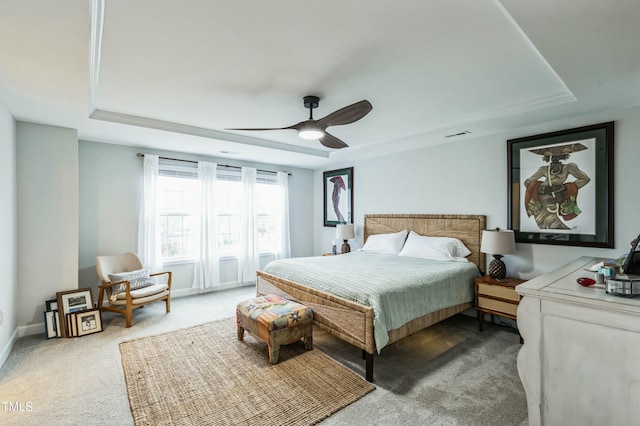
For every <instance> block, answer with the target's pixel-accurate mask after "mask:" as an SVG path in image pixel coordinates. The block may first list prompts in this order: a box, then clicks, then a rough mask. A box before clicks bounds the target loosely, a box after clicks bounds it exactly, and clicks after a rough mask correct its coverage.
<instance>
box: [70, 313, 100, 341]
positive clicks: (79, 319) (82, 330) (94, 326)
mask: <svg viewBox="0 0 640 426" xmlns="http://www.w3.org/2000/svg"><path fill="white" fill-rule="evenodd" d="M74 315H75V320H76V325H75V330H76V333H77V336H85V335H87V334H93V333H99V332H101V331H102V317H101V316H100V310H98V309H88V310H86V311H80V312H75V313H74Z"/></svg>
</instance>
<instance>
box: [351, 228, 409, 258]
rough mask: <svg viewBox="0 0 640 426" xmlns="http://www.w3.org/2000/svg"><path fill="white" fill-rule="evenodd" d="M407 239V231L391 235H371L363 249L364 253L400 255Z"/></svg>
mask: <svg viewBox="0 0 640 426" xmlns="http://www.w3.org/2000/svg"><path fill="white" fill-rule="evenodd" d="M406 238H407V230H406V229H405V230H404V231H400V232H394V233H391V234H376V235H370V236H369V238H367V241H366V242H365V243H364V247H362V251H369V252H373V253H387V254H398V253H400V250H402V246H403V245H404V240H405V239H406Z"/></svg>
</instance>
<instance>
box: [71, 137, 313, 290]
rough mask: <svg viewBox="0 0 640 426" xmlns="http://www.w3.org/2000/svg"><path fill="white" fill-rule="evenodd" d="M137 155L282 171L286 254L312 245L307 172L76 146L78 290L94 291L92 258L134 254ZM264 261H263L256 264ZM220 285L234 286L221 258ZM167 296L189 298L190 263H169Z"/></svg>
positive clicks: (305, 251) (231, 265) (231, 262)
mask: <svg viewBox="0 0 640 426" xmlns="http://www.w3.org/2000/svg"><path fill="white" fill-rule="evenodd" d="M138 152H146V153H151V154H158V155H161V156H165V157H170V158H179V159H185V160H207V161H215V162H218V163H220V164H230V165H247V166H251V167H256V168H259V169H265V170H286V171H289V172H291V173H292V175H291V176H290V177H289V193H290V195H289V200H290V225H291V251H292V255H293V256H310V255H312V253H313V242H312V239H311V238H310V235H311V233H312V229H313V190H312V188H313V171H311V170H305V169H296V168H291V167H279V166H275V165H264V164H255V163H238V162H233V161H231V160H229V159H215V158H208V157H202V156H194V155H189V154H182V153H175V152H161V151H151V150H148V149H141V148H136V147H126V146H121V145H111V144H104V143H98V142H90V141H84V140H83V141H80V142H79V158H80V166H79V176H80V222H79V229H80V258H79V267H80V269H79V278H78V279H79V282H80V286H81V287H92V288H94V294H95V295H97V294H98V293H97V282H98V278H97V276H96V271H95V257H96V256H97V255H109V254H116V253H122V252H126V251H133V252H135V251H137V241H138V239H137V238H138V237H137V236H138V216H139V212H140V199H141V194H142V159H141V158H138V157H137V156H136V154H137V153H138ZM268 260H270V259H268V258H264V259H262V262H263V263H264V262H266V261H268ZM220 268H221V271H220V274H221V276H220V279H221V282H222V284H223V285H226V286H235V285H236V284H237V261H236V260H235V259H231V258H229V259H223V260H221V263H220ZM167 269H171V271H172V272H173V286H172V293H173V295H174V297H175V296H181V295H187V294H191V293H193V292H194V291H192V290H191V285H192V282H193V264H192V263H188V264H174V265H171V266H170V267H169V268H167Z"/></svg>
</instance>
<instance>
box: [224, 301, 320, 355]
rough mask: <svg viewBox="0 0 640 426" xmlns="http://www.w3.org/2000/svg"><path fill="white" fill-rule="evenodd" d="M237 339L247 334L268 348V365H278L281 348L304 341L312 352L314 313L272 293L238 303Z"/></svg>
mask: <svg viewBox="0 0 640 426" xmlns="http://www.w3.org/2000/svg"><path fill="white" fill-rule="evenodd" d="M236 319H237V323H238V340H244V332H245V330H246V331H248V332H249V333H250V334H251V335H252V336H254V337H256V338H257V339H259V340H261V341H263V342H264V343H266V344H267V345H268V346H269V362H271V364H276V363H277V362H278V355H279V354H280V345H288V344H291V343H295V342H297V341H299V340H300V339H303V340H304V346H305V348H306V349H307V350H311V349H313V334H312V326H313V313H312V312H311V309H310V308H308V307H306V306H305V305H302V304H300V303H297V302H292V301H291V300H287V299H283V298H282V297H280V296H276V295H273V294H269V295H266V296H260V297H256V298H254V299H249V300H245V301H244V302H240V303H238V306H237V307H236Z"/></svg>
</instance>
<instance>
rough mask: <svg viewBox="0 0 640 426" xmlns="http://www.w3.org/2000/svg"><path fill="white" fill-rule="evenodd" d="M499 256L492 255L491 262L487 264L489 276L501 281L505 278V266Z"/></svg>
mask: <svg viewBox="0 0 640 426" xmlns="http://www.w3.org/2000/svg"><path fill="white" fill-rule="evenodd" d="M500 258H502V255H501V254H494V255H493V260H492V261H491V263H490V264H489V276H490V277H491V278H495V279H497V280H502V279H504V278H505V277H506V276H507V266H506V265H505V264H504V262H503V261H502V260H500Z"/></svg>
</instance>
